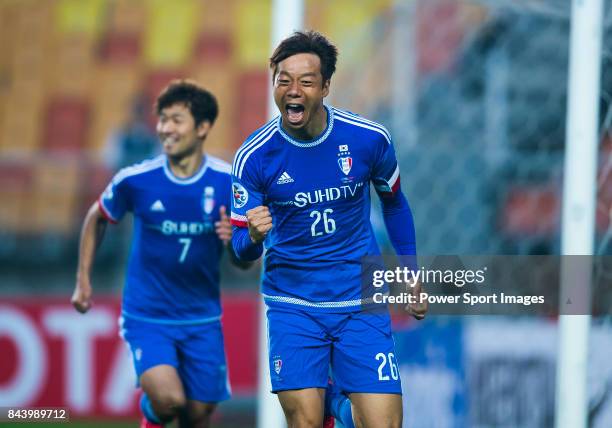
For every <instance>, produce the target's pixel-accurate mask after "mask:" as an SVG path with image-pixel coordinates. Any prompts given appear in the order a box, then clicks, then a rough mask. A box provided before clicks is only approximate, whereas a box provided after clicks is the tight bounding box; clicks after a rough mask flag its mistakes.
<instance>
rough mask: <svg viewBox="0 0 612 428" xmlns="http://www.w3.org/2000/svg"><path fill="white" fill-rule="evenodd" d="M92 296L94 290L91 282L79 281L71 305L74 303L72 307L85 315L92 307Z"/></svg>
mask: <svg viewBox="0 0 612 428" xmlns="http://www.w3.org/2000/svg"><path fill="white" fill-rule="evenodd" d="M91 294H92V289H91V284H90V283H89V280H77V284H76V287H74V293H72V298H71V299H70V303H72V306H74V308H75V309H76V310H77V311H79V312H80V313H82V314H84V313H85V312H87V311H88V310H89V309H90V308H91V306H92V302H91Z"/></svg>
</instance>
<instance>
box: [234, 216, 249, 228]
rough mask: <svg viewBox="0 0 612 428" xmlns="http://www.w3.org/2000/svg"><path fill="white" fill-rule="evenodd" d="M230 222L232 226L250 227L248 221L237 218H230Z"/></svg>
mask: <svg viewBox="0 0 612 428" xmlns="http://www.w3.org/2000/svg"><path fill="white" fill-rule="evenodd" d="M230 223H231V224H232V226H238V227H249V225H248V224H247V222H246V221H241V220H236V219H235V218H232V219H230Z"/></svg>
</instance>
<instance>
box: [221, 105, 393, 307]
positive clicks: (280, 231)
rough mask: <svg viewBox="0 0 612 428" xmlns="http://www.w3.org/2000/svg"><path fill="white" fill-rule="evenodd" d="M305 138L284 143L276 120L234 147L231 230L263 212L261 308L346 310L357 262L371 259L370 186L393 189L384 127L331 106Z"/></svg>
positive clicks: (354, 290)
mask: <svg viewBox="0 0 612 428" xmlns="http://www.w3.org/2000/svg"><path fill="white" fill-rule="evenodd" d="M325 108H326V110H327V115H328V120H327V128H326V129H325V130H324V132H323V133H322V134H321V135H320V136H319V137H318V138H316V139H314V140H312V141H299V140H296V139H295V138H292V137H290V136H289V135H288V134H287V133H286V132H285V131H284V130H283V129H282V127H281V118H280V117H278V118H276V119H274V120H272V121H271V122H269V123H268V124H266V125H265V126H264V127H262V128H260V129H259V130H257V131H256V132H255V133H253V134H252V135H251V136H250V137H249V138H248V139H247V140H246V141H245V143H244V144H243V145H242V146H241V148H240V149H239V150H238V152H237V153H236V156H235V158H234V164H233V167H232V180H233V183H232V191H233V205H232V215H231V220H232V224H233V225H234V226H236V227H243V228H244V227H247V222H246V212H247V211H248V210H249V209H252V208H254V207H257V206H259V205H266V206H268V207H269V209H270V212H271V215H272V221H273V225H274V226H273V228H272V230H271V231H270V232H269V233H268V235H267V237H266V240H265V247H266V250H267V251H266V254H265V260H264V276H263V282H262V291H263V294H264V299H265V301H266V303H267V304H268V305H269V306H279V307H282V306H285V307H286V306H289V307H301V308H305V309H308V310H312V311H333V312H348V311H354V310H358V309H359V306H360V304H361V280H360V274H361V259H362V257H364V256H368V255H375V254H379V249H378V245H377V243H376V240H375V237H374V233H373V230H372V226H371V224H370V183H373V184H374V186H375V188H376V190H377V191H378V192H379V194H382V195H384V194H393V193H394V192H395V191H396V190H397V189H398V188H399V183H400V180H399V169H398V165H397V160H396V157H395V152H394V150H393V145H392V143H391V138H390V136H389V133H388V132H387V131H386V129H385V128H384V127H383V126H381V125H379V124H377V123H375V122H372V121H370V120H366V119H364V118H362V117H360V116H358V115H355V114H353V113H349V112H346V111H343V110H339V109H336V108H334V107H329V106H326V107H325Z"/></svg>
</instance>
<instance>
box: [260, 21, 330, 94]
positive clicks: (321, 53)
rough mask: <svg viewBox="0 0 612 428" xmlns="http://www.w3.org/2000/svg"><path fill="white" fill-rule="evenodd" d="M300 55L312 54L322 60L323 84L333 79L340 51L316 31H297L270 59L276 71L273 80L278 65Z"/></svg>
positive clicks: (281, 44)
mask: <svg viewBox="0 0 612 428" xmlns="http://www.w3.org/2000/svg"><path fill="white" fill-rule="evenodd" d="M299 53H312V54H315V55H317V56H318V57H319V59H320V60H321V75H322V76H323V83H325V82H327V81H328V80H329V79H331V77H332V74H334V72H335V71H336V61H337V59H338V49H337V48H336V47H335V46H334V45H333V44H332V43H331V42H330V41H329V40H327V38H325V36H323V35H322V34H321V33H318V32H316V31H296V32H295V33H293V34H292V35H291V36H289V37H287V38H286V39H284V40H283V41H282V42H280V44H279V45H278V46H277V47H276V49H275V50H274V53H273V54H272V56H271V57H270V68H271V69H273V70H274V73H273V78H274V76H276V69H277V67H278V64H279V63H280V62H281V61H283V60H285V59H287V58H289V57H290V56H293V55H296V54H299Z"/></svg>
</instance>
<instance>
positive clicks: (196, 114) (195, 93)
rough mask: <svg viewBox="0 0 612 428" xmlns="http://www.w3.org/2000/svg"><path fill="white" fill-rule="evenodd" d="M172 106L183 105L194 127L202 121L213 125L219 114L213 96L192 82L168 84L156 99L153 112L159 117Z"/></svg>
mask: <svg viewBox="0 0 612 428" xmlns="http://www.w3.org/2000/svg"><path fill="white" fill-rule="evenodd" d="M174 104H185V105H186V106H187V108H188V109H189V111H190V112H191V115H192V116H193V120H194V121H195V124H196V126H198V125H200V124H201V123H202V122H204V121H209V122H210V124H211V125H213V124H214V123H215V120H216V119H217V115H218V114H219V105H218V104H217V99H216V98H215V96H214V95H213V94H211V93H210V92H209V91H207V90H206V89H204V88H203V87H201V86H200V85H198V84H197V83H196V82H194V81H193V80H187V79H176V80H173V81H172V82H170V84H169V85H168V86H166V88H164V90H163V91H162V92H161V93H160V94H159V96H158V97H157V100H156V101H155V112H156V113H157V115H158V116H159V115H160V114H161V111H162V110H163V109H165V108H168V107H170V106H173V105H174Z"/></svg>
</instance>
